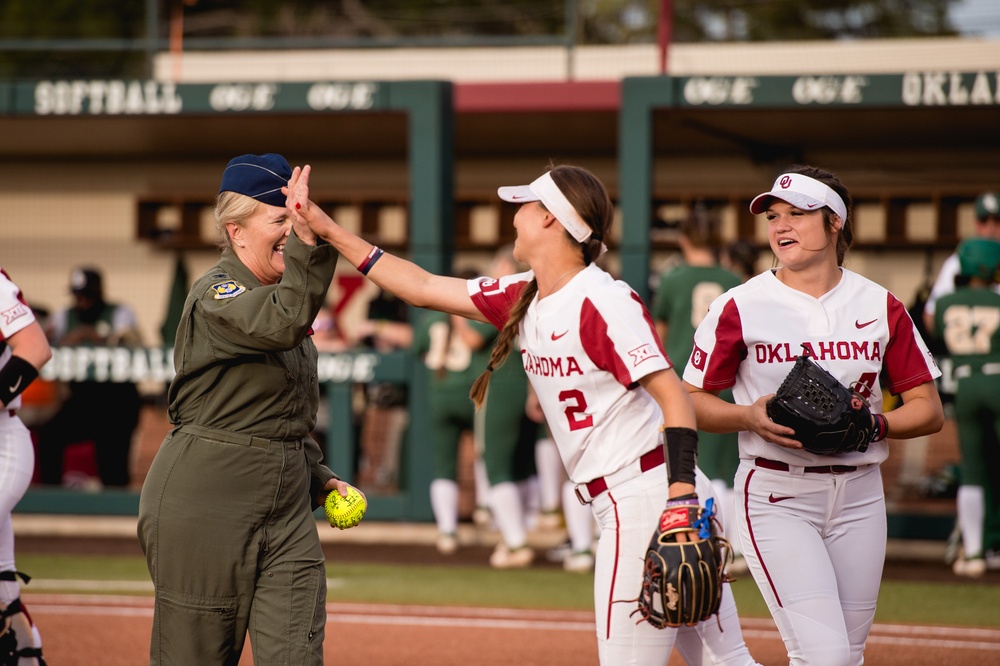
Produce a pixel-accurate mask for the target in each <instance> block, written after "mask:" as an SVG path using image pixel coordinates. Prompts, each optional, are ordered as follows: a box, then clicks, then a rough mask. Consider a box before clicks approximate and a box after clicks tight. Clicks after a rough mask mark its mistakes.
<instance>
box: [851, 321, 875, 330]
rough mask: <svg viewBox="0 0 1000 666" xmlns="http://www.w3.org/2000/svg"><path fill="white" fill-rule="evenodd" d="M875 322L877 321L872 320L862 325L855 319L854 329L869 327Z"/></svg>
mask: <svg viewBox="0 0 1000 666" xmlns="http://www.w3.org/2000/svg"><path fill="white" fill-rule="evenodd" d="M877 321H878V319H872V320H871V321H866V322H865V323H863V324H862V323H861V322H860V321H858V320H857V319H855V320H854V326H855V328H864V327H865V326H871V325H872V324H874V323H875V322H877Z"/></svg>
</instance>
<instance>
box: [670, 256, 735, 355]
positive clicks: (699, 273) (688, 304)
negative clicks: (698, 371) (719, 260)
mask: <svg viewBox="0 0 1000 666" xmlns="http://www.w3.org/2000/svg"><path fill="white" fill-rule="evenodd" d="M740 282H741V280H740V278H739V277H737V276H736V275H735V274H734V273H731V272H730V271H728V270H726V269H725V268H721V267H719V266H687V265H684V266H679V267H678V268H675V269H674V270H672V271H669V272H667V273H665V274H664V275H663V277H661V278H660V286H659V288H658V289H657V291H656V297H655V298H654V299H653V309H652V313H651V314H652V315H653V319H654V320H655V321H662V322H665V323H666V324H667V325H668V326H669V327H670V330H669V331H668V332H667V339H666V340H664V341H663V343H664V347H665V351H666V352H667V356H669V357H670V362H671V363H672V364H673V366H674V369H675V370H676V371H677V374H678V375H680V374H683V372H684V366H685V365H686V364H687V361H688V357H689V356H690V355H691V346H692V344H693V342H694V331H695V329H696V328H698V324H700V323H701V320H702V319H704V318H705V314H706V313H707V312H708V306H709V305H710V304H711V303H712V301H714V300H715V299H716V298H718V297H719V296H721V295H722V294H723V293H724V292H726V291H728V290H729V289H732V288H733V287H735V286H737V285H739V284H740Z"/></svg>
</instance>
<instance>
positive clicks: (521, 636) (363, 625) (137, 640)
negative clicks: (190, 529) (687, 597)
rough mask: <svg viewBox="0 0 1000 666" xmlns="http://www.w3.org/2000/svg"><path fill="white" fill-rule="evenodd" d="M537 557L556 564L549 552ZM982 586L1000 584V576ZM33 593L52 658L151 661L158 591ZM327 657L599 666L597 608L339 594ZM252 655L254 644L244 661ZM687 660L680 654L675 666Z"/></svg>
mask: <svg viewBox="0 0 1000 666" xmlns="http://www.w3.org/2000/svg"><path fill="white" fill-rule="evenodd" d="M18 549H19V551H20V552H35V553H38V552H43V553H44V552H60V553H67V552H75V553H81V554H93V555H140V554H141V553H140V551H139V547H138V544H137V543H136V541H135V540H134V539H127V538H100V539H81V538H70V539H67V538H62V537H41V536H22V537H19V539H18ZM324 549H325V550H326V554H327V557H328V560H329V561H367V562H387V561H398V558H399V556H400V553H401V552H405V553H406V558H407V561H408V562H412V563H417V562H419V563H434V562H440V563H444V562H448V563H454V564H463V565H476V564H481V565H483V566H485V565H486V561H487V558H488V556H489V551H490V549H489V547H485V546H479V547H469V548H463V549H461V550H460V551H459V553H458V554H456V555H455V556H452V557H449V558H447V559H445V558H443V557H442V556H440V555H438V554H437V552H436V551H435V550H434V548H433V547H432V546H423V545H412V546H410V547H407V548H405V549H399V548H385V547H381V546H374V545H362V544H343V543H338V544H324ZM539 566H557V565H555V564H551V563H545V562H541V563H539ZM885 577H886V578H887V579H899V580H920V581H929V580H954V578H953V577H952V574H951V573H950V571H949V570H948V568H947V567H945V566H944V565H943V563H941V562H929V561H917V560H914V561H901V560H892V561H890V562H888V563H887V566H886V570H885ZM983 583H984V584H989V585H1000V576H993V575H991V576H987V577H985V578H984V579H983ZM24 600H25V602H26V603H27V604H28V608H29V610H30V611H31V613H32V615H33V616H34V618H35V621H36V623H37V624H38V626H39V627H40V629H41V630H42V632H43V640H44V643H45V654H46V657H47V659H48V662H49V664H50V665H51V666H93V665H94V664H101V665H102V666H134V665H138V664H144V663H147V662H148V657H147V655H148V641H149V632H150V628H151V625H152V614H153V609H152V600H151V599H150V598H148V597H129V596H97V595H61V594H60V595H55V594H40V593H39V594H35V593H31V592H30V587H29V588H27V589H25V591H24ZM327 609H328V620H327V637H326V641H325V644H324V645H325V658H326V663H329V664H333V663H351V664H365V665H369V664H370V665H374V666H395V665H399V666H403V665H404V664H405V665H406V666H423V665H435V666H457V665H459V664H462V665H466V664H477V665H482V666H493V665H496V666H500V665H509V664H524V665H525V666H533V665H535V664H546V665H550V666H561V665H562V664H567V665H569V664H573V665H580V664H596V663H597V647H596V639H595V637H594V624H593V616H592V615H591V613H589V612H586V611H551V610H531V611H528V610H513V609H497V608H454V607H451V608H442V607H427V606H399V605H372V604H348V603H330V604H328V606H327ZM742 624H743V630H744V636H745V638H746V641H747V644H748V646H749V647H750V650H751V653H752V654H753V656H754V657H755V658H756V659H757V660H758V661H759V662H760V663H761V664H763V665H764V666H772V665H774V666H777V665H779V664H782V665H783V664H787V663H788V660H787V657H786V654H785V650H784V646H783V645H782V643H781V639H780V637H779V636H778V633H777V630H776V629H775V627H774V624H773V622H772V621H771V620H770V619H760V618H744V619H743V621H742ZM866 662H867V663H870V664H878V665H880V666H882V665H886V666H895V665H897V664H898V665H900V666H903V665H906V666H949V665H955V666H958V665H963V666H964V665H966V664H985V663H1000V630H997V629H973V628H962V627H915V626H906V625H876V626H875V627H874V629H873V631H872V634H871V636H870V638H869V641H868V648H867V651H866ZM251 664H253V659H252V657H251V654H250V648H249V646H248V647H247V649H246V650H245V653H244V655H243V659H242V660H241V661H240V665H241V666H250V665H251ZM681 664H683V662H682V661H681V660H680V658H679V657H678V656H677V655H676V654H675V655H674V656H673V657H672V659H671V661H670V666H680V665H681Z"/></svg>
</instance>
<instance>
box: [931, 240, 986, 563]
mask: <svg viewBox="0 0 1000 666" xmlns="http://www.w3.org/2000/svg"><path fill="white" fill-rule="evenodd" d="M958 259H959V264H960V267H959V273H958V276H957V277H956V278H955V291H954V292H953V293H951V294H948V295H946V296H942V297H941V298H940V299H939V300H938V302H937V306H936V308H935V311H934V319H935V321H934V330H935V331H937V332H938V334H939V335H940V336H941V338H942V340H943V341H944V343H945V346H946V347H947V349H948V353H949V354H950V355H951V357H952V359H953V361H954V366H955V370H954V374H955V379H956V381H957V389H956V391H955V419H956V421H957V423H958V438H959V444H960V447H961V452H962V466H961V470H962V471H961V481H960V485H959V488H958V497H957V504H958V507H957V508H958V526H959V529H960V530H961V532H962V550H963V553H962V555H961V556H960V557H959V558H958V559H957V560H955V563H954V566H953V570H954V572H955V573H956V574H958V575H960V576H972V577H978V576H982V575H983V573H984V572H985V571H986V561H985V559H984V557H983V554H984V547H985V546H987V545H990V544H984V539H983V525H984V520H985V513H986V507H987V506H988V505H989V506H991V507H992V510H993V511H997V510H998V508H1000V507H997V502H998V500H1000V451H998V450H997V449H996V444H995V442H997V441H998V436H1000V391H998V390H997V387H998V385H1000V294H997V293H995V292H994V291H991V287H992V286H993V285H995V284H996V282H997V280H998V279H1000V275H998V273H1000V242H998V241H995V240H992V239H988V238H974V239H969V240H967V241H963V242H962V244H961V245H959V247H958Z"/></svg>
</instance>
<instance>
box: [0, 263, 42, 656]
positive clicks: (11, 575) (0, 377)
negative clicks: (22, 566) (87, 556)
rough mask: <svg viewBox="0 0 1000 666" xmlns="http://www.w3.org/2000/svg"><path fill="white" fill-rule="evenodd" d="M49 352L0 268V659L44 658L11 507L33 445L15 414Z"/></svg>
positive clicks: (22, 487)
mask: <svg viewBox="0 0 1000 666" xmlns="http://www.w3.org/2000/svg"><path fill="white" fill-rule="evenodd" d="M50 358H52V351H51V349H49V343H48V340H47V339H46V337H45V332H44V331H42V327H41V326H40V325H39V324H38V322H37V321H36V320H35V315H34V314H33V313H32V312H31V308H30V307H28V304H27V303H25V301H24V298H23V297H22V296H21V290H20V289H18V288H17V285H15V284H14V283H13V282H11V280H10V278H9V277H8V276H7V273H6V272H4V271H3V270H2V269H0V406H2V408H3V409H2V411H0V664H4V666H6V665H8V664H22V665H27V664H43V663H44V662H43V661H42V658H41V656H42V649H41V646H42V642H41V639H40V638H39V636H38V630H37V629H36V628H35V627H34V625H33V624H32V622H31V619H30V617H29V616H28V614H27V613H26V612H25V610H24V605H23V604H22V603H21V598H20V597H21V594H20V588H19V586H18V582H17V578H18V576H20V577H21V578H22V579H23V580H25V581H27V577H25V576H24V575H23V574H19V573H18V571H17V568H16V567H15V565H14V526H13V523H12V522H11V512H13V510H14V507H15V506H16V505H17V503H18V502H19V501H21V497H22V496H23V495H24V492H25V491H26V490H27V489H28V485H29V484H30V483H31V475H32V473H33V471H34V468H35V451H34V448H33V446H32V444H31V434H30V433H29V432H28V429H27V428H26V427H25V426H24V424H23V423H21V419H19V418H18V417H17V410H18V409H19V408H20V407H21V393H23V392H24V389H26V388H27V387H28V384H30V383H31V382H33V381H34V380H35V378H36V377H38V371H39V369H41V367H42V366H43V365H45V364H46V363H47V362H48V361H49V359H50Z"/></svg>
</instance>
